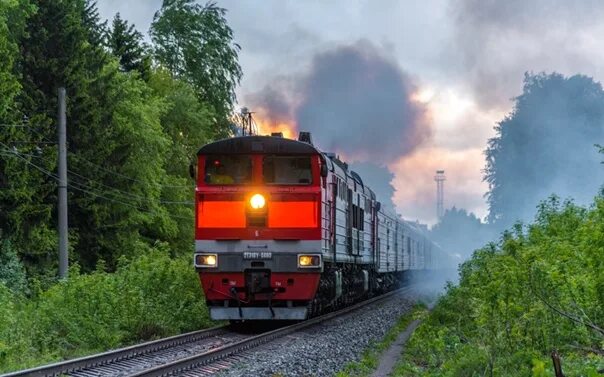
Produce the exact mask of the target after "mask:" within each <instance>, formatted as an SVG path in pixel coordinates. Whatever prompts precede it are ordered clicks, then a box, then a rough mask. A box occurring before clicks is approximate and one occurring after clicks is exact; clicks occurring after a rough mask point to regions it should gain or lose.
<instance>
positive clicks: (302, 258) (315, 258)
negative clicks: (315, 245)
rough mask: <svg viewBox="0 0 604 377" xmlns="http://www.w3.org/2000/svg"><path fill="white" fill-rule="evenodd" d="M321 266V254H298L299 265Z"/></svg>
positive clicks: (302, 266)
mask: <svg viewBox="0 0 604 377" xmlns="http://www.w3.org/2000/svg"><path fill="white" fill-rule="evenodd" d="M320 266H321V256H320V255H306V254H299V255H298V267H300V268H305V267H320Z"/></svg>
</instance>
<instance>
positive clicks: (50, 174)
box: [0, 142, 190, 220]
mask: <svg viewBox="0 0 604 377" xmlns="http://www.w3.org/2000/svg"><path fill="white" fill-rule="evenodd" d="M0 145H3V146H4V147H5V148H6V147H8V146H7V145H6V144H4V143H2V142H0ZM5 151H8V152H9V153H10V154H12V155H13V156H15V157H17V158H19V159H21V160H23V161H24V162H25V163H27V164H28V165H31V166H32V167H34V168H35V169H36V170H38V171H40V172H41V173H42V174H44V175H46V176H48V177H50V178H52V179H54V180H56V181H58V179H59V177H58V176H57V175H56V174H54V173H52V172H50V171H48V170H46V169H44V168H43V167H41V166H38V165H37V164H34V163H33V162H31V161H29V160H27V159H26V158H24V157H22V156H21V155H20V153H18V152H14V151H10V150H9V149H7V150H5ZM67 186H68V187H70V188H72V189H74V190H76V191H80V192H84V193H87V194H89V195H93V196H95V197H97V198H101V199H104V200H107V201H110V202H114V203H118V204H122V205H125V206H128V207H131V208H134V209H137V210H139V211H142V212H146V213H149V214H152V215H159V213H157V212H154V211H150V210H146V209H143V208H140V207H138V206H136V205H133V204H131V203H128V202H124V201H121V200H117V199H112V198H108V197H106V196H104V195H102V194H99V193H97V192H93V191H91V190H86V189H82V188H81V187H76V186H74V185H73V184H71V183H67ZM168 216H169V217H172V218H177V219H182V220H190V218H189V217H184V216H178V215H172V214H168Z"/></svg>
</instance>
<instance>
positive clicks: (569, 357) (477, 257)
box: [397, 197, 604, 376]
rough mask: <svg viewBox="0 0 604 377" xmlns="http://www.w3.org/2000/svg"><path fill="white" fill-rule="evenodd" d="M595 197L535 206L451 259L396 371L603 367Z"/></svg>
mask: <svg viewBox="0 0 604 377" xmlns="http://www.w3.org/2000/svg"><path fill="white" fill-rule="evenodd" d="M603 329H604V197H599V198H597V199H596V201H595V203H594V205H593V206H592V208H590V209H585V208H582V207H579V206H576V205H574V204H573V203H572V202H565V203H560V201H559V200H558V199H557V198H555V197H553V198H551V199H550V200H549V201H547V202H543V203H542V204H541V205H540V208H539V212H538V215H537V217H536V221H535V222H534V223H533V224H531V225H529V226H528V227H523V226H522V225H517V226H515V227H514V229H513V230H512V231H509V232H506V233H504V235H503V237H502V239H501V241H500V242H499V244H490V245H488V246H486V247H484V248H482V249H479V250H477V251H476V252H475V253H474V255H473V257H472V258H471V259H470V260H468V261H467V262H465V263H464V264H463V265H462V266H461V267H460V282H459V284H458V285H457V286H453V285H450V286H449V287H448V289H447V292H446V294H445V295H444V296H443V297H442V298H441V299H440V301H439V302H438V304H437V306H436V307H435V309H434V311H433V312H432V314H431V315H430V317H429V319H428V320H427V321H426V322H425V324H423V325H422V326H420V328H419V329H418V330H417V331H416V333H415V334H414V336H413V337H412V339H411V341H410V343H409V345H408V348H407V350H406V351H405V354H404V355H403V360H404V361H403V362H402V363H401V364H400V365H399V366H398V369H397V375H400V376H485V375H486V376H531V375H533V376H553V375H554V374H553V366H552V361H551V359H550V354H551V352H552V351H553V350H558V351H559V353H560V354H561V355H562V366H563V371H564V372H565V373H566V375H567V376H596V375H597V371H598V370H599V369H602V368H604V357H603V355H604V330H603Z"/></svg>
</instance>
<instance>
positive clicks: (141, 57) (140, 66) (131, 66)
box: [105, 13, 151, 81]
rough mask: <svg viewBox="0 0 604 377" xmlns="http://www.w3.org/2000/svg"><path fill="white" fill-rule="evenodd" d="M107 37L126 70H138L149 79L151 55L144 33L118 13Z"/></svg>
mask: <svg viewBox="0 0 604 377" xmlns="http://www.w3.org/2000/svg"><path fill="white" fill-rule="evenodd" d="M105 39H106V43H107V47H108V48H109V51H110V52H111V53H112V54H113V55H114V56H116V57H117V58H118V59H119V61H120V68H121V69H122V70H123V71H124V72H131V71H138V72H139V73H140V75H141V77H142V78H143V79H144V80H145V81H147V80H148V79H149V74H150V70H151V57H150V56H149V54H148V53H147V46H145V43H144V42H143V35H142V34H141V33H140V32H139V31H138V30H136V29H135V27H134V25H129V24H128V21H126V20H123V19H122V18H121V16H120V14H119V13H117V14H116V15H115V17H114V18H113V22H112V24H111V28H110V29H109V30H108V31H107V33H106V36H105Z"/></svg>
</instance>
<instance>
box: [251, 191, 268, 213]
mask: <svg viewBox="0 0 604 377" xmlns="http://www.w3.org/2000/svg"><path fill="white" fill-rule="evenodd" d="M265 205H266V200H265V199H264V196H262V195H261V194H255V195H254V196H252V197H251V198H250V206H251V207H252V208H253V209H262V208H264V206H265Z"/></svg>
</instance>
